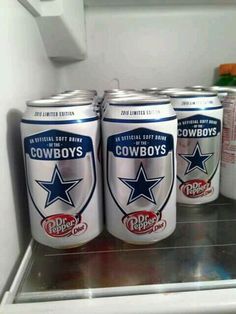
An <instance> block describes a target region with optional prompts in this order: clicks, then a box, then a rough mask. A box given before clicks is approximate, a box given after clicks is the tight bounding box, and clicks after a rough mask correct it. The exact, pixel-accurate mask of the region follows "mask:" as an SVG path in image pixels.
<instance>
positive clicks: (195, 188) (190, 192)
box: [179, 179, 213, 198]
mask: <svg viewBox="0 0 236 314" xmlns="http://www.w3.org/2000/svg"><path fill="white" fill-rule="evenodd" d="M179 188H180V190H181V191H182V192H183V194H184V195H185V196H187V197H189V198H197V197H202V196H206V195H209V194H211V193H212V192H213V187H212V186H211V182H208V181H206V180H201V179H194V180H189V181H186V182H184V183H183V184H181V185H180V187H179Z"/></svg>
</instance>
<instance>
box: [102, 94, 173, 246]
mask: <svg viewBox="0 0 236 314" xmlns="http://www.w3.org/2000/svg"><path fill="white" fill-rule="evenodd" d="M102 131H103V148H104V149H103V152H104V154H103V156H104V185H105V187H104V189H105V208H106V224H107V229H108V231H109V232H110V233H111V234H113V235H114V236H115V237H117V238H119V239H121V240H123V241H125V242H128V243H133V244H151V243H154V242H156V241H159V240H161V239H164V238H166V237H167V236H169V235H170V234H171V233H172V232H173V231H174V230H175V226H176V156H175V152H176V139H177V120H176V115H175V112H174V110H173V108H172V106H171V104H170V100H169V99H168V98H166V97H164V99H163V98H157V97H155V98H154V97H152V99H150V98H147V99H116V100H113V101H111V102H110V104H109V110H107V111H106V112H105V113H104V116H103V120H102Z"/></svg>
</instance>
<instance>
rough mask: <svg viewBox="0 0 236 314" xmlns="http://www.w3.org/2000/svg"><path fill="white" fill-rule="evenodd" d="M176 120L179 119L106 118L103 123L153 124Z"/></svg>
mask: <svg viewBox="0 0 236 314" xmlns="http://www.w3.org/2000/svg"><path fill="white" fill-rule="evenodd" d="M176 118H177V117H176V116H172V117H168V118H162V119H140V120H137V119H135V120H131V119H130V120H128V119H111V118H104V119H103V121H106V122H115V123H153V122H164V121H170V120H175V119H176Z"/></svg>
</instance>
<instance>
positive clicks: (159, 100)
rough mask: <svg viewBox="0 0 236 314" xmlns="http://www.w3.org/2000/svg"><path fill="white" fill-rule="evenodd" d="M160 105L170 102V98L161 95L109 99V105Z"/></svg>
mask: <svg viewBox="0 0 236 314" xmlns="http://www.w3.org/2000/svg"><path fill="white" fill-rule="evenodd" d="M153 104H157V105H161V104H170V98H169V97H167V96H163V97H151V96H150V97H145V96H144V98H140V97H137V98H133V99H131V98H121V99H111V100H110V102H109V105H110V106H142V105H153Z"/></svg>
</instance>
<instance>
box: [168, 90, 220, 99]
mask: <svg viewBox="0 0 236 314" xmlns="http://www.w3.org/2000/svg"><path fill="white" fill-rule="evenodd" d="M169 96H170V98H198V97H199V98H200V97H217V93H215V92H207V91H179V92H174V93H171V94H169Z"/></svg>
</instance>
